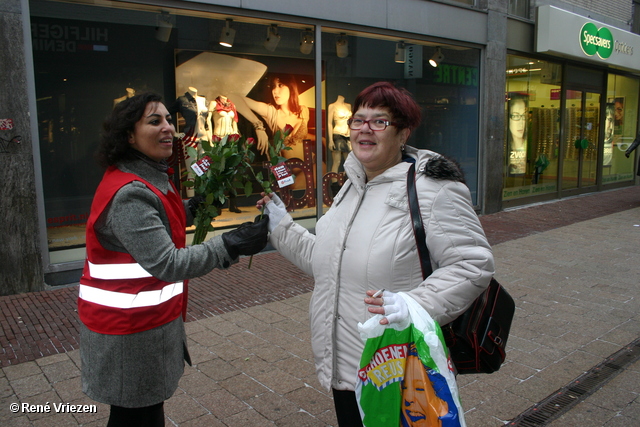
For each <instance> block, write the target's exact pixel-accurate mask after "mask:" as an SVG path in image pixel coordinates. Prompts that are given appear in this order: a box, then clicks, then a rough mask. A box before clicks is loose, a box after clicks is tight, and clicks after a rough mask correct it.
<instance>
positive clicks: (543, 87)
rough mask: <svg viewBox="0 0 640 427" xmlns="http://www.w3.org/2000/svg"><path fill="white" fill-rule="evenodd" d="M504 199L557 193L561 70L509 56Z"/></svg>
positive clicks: (544, 63)
mask: <svg viewBox="0 0 640 427" xmlns="http://www.w3.org/2000/svg"><path fill="white" fill-rule="evenodd" d="M506 72H507V86H506V94H505V123H506V129H505V135H506V139H505V145H504V150H505V165H504V190H503V200H511V199H515V198H520V197H527V196H533V195H538V194H544V193H551V192H554V191H556V190H557V173H558V148H559V147H558V143H559V131H560V128H559V118H560V99H561V93H560V81H561V75H562V70H561V67H560V65H558V64H554V63H550V62H546V61H540V60H535V59H531V58H525V57H520V56H514V55H509V56H508V60H507V70H506Z"/></svg>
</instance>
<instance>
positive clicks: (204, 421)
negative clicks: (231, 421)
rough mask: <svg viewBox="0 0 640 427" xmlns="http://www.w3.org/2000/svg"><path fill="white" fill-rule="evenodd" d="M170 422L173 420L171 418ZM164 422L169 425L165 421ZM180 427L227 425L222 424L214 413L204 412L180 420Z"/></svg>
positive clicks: (221, 426) (224, 426) (216, 426)
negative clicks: (192, 417)
mask: <svg viewBox="0 0 640 427" xmlns="http://www.w3.org/2000/svg"><path fill="white" fill-rule="evenodd" d="M171 422H173V421H172V420H171ZM165 424H166V425H171V424H167V423H165ZM180 427H227V425H226V424H223V423H222V421H220V420H219V419H217V418H216V417H215V416H214V415H212V414H206V415H203V416H201V417H198V418H195V419H192V420H188V421H185V422H182V423H180Z"/></svg>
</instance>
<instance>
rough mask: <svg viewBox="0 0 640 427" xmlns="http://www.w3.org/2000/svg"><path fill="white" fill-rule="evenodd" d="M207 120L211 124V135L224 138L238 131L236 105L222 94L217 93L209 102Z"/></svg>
mask: <svg viewBox="0 0 640 427" xmlns="http://www.w3.org/2000/svg"><path fill="white" fill-rule="evenodd" d="M208 111H209V117H208V121H209V122H210V123H212V124H213V130H212V129H211V127H209V131H212V132H213V135H215V136H219V137H220V138H224V137H225V136H227V135H233V134H237V133H238V113H237V111H236V106H235V105H234V103H233V102H231V100H229V99H228V98H227V97H226V96H224V95H219V96H218V97H217V98H216V99H215V100H214V101H211V102H210V103H209V110H208Z"/></svg>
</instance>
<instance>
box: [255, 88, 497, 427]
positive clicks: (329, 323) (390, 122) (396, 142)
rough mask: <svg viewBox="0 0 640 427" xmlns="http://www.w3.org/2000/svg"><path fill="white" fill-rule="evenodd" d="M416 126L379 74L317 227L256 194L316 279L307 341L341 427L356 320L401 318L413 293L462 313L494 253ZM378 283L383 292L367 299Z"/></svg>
mask: <svg viewBox="0 0 640 427" xmlns="http://www.w3.org/2000/svg"><path fill="white" fill-rule="evenodd" d="M419 123H420V108H419V107H418V105H417V103H416V102H415V100H414V99H413V97H412V96H411V94H410V93H409V92H408V91H407V90H405V89H402V88H398V87H396V86H394V85H392V84H390V83H387V82H379V83H376V84H373V85H371V86H369V87H368V88H366V89H365V90H364V91H362V92H361V93H360V94H359V95H358V97H357V98H356V100H355V102H354V104H353V117H352V118H351V119H350V121H349V127H350V129H351V143H352V147H353V151H352V152H351V153H350V154H349V157H348V158H347V160H346V162H345V164H344V169H345V171H346V173H347V176H348V178H349V179H348V180H347V182H346V183H345V185H344V186H343V187H342V189H341V190H340V192H339V193H338V194H337V195H336V197H335V199H334V201H333V204H332V206H331V208H330V209H329V211H328V212H327V213H326V214H325V215H324V216H323V217H322V218H320V220H319V221H318V223H317V225H316V233H315V235H314V234H312V233H310V232H309V231H307V230H306V229H305V228H304V227H302V226H300V225H298V224H296V223H295V222H293V220H292V218H291V216H290V215H289V214H287V212H286V208H285V207H284V205H283V203H282V201H280V199H279V198H278V197H277V196H275V195H273V194H272V195H265V197H264V198H263V199H261V200H260V201H259V202H258V208H261V207H262V206H263V205H264V206H265V212H267V213H268V214H269V218H270V222H269V228H270V231H271V235H270V241H271V244H272V245H273V246H274V247H275V248H276V249H277V250H278V251H279V252H280V253H281V254H282V255H283V256H284V257H286V258H287V259H288V260H289V261H291V262H292V263H294V264H295V265H296V266H298V267H299V268H300V269H301V270H303V271H304V272H306V273H307V274H309V275H312V276H313V277H314V279H315V288H314V291H313V297H312V299H311V304H310V322H311V334H312V335H311V344H312V347H313V353H314V357H315V363H316V371H317V374H318V379H319V381H320V383H321V384H322V385H323V386H325V387H327V389H329V388H331V389H333V396H334V401H335V407H336V414H337V417H338V422H339V425H340V426H349V427H353V426H358V425H362V421H361V420H360V413H359V410H358V406H357V402H356V398H355V392H354V390H355V380H356V373H357V370H358V363H359V360H360V355H361V353H362V349H363V347H364V344H363V342H362V340H361V338H360V335H359V333H358V327H357V325H358V322H362V323H364V322H365V321H366V320H367V319H368V318H370V317H371V316H372V315H374V314H377V313H379V314H383V315H385V317H384V318H383V319H382V320H381V323H382V324H387V323H389V322H398V321H401V320H403V319H404V318H405V317H406V316H407V315H408V314H407V308H406V303H404V301H403V299H402V298H401V297H399V296H398V295H397V292H405V293H407V294H409V295H410V296H411V297H413V298H415V300H416V301H417V302H419V303H420V304H421V305H422V307H424V308H425V310H427V312H429V314H430V315H431V317H433V318H434V319H435V320H436V321H437V322H439V323H440V324H441V325H444V324H446V323H448V322H450V321H452V320H453V319H455V318H456V317H457V316H458V315H459V314H461V313H462V312H463V311H464V310H465V309H466V308H467V307H468V306H469V305H470V304H471V302H472V301H473V300H474V299H475V298H476V297H477V296H478V295H480V294H481V293H482V291H483V290H484V289H485V288H486V287H487V286H488V285H489V281H490V280H491V277H492V276H493V273H494V264H493V255H492V253H491V248H490V246H489V244H488V242H487V239H486V237H485V234H484V231H483V230H482V226H481V225H480V221H479V220H478V217H477V215H476V213H475V211H474V209H473V206H472V203H471V197H470V194H469V189H468V188H467V186H466V185H465V184H464V177H463V174H462V172H461V171H460V169H459V167H458V166H457V164H456V163H455V162H453V161H451V160H449V159H446V158H445V157H443V156H441V155H439V154H437V153H434V152H432V151H428V150H418V149H415V148H413V147H411V146H407V145H406V142H407V140H408V138H409V135H410V133H411V131H412V130H413V129H415V128H416V127H417V126H418V124H419ZM411 163H415V165H416V189H417V192H418V199H419V203H420V210H421V213H422V218H423V222H424V225H425V230H426V235H427V246H428V248H429V252H430V255H431V264H432V266H433V274H431V276H429V277H428V278H427V279H426V280H423V278H422V270H421V268H420V260H419V257H418V252H417V248H416V242H415V238H414V235H413V228H412V225H411V219H410V214H409V206H408V202H407V186H406V179H407V172H408V170H409V167H410V165H411ZM379 289H386V291H385V292H384V293H383V294H382V295H381V297H375V298H374V297H373V295H374V294H375V292H376V291H377V290H379Z"/></svg>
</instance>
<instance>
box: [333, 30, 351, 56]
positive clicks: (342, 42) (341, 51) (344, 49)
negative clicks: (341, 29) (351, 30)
mask: <svg viewBox="0 0 640 427" xmlns="http://www.w3.org/2000/svg"><path fill="white" fill-rule="evenodd" d="M336 55H338V58H346V57H347V56H349V40H348V39H347V35H346V34H345V33H340V35H339V36H338V38H337V39H336Z"/></svg>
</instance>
